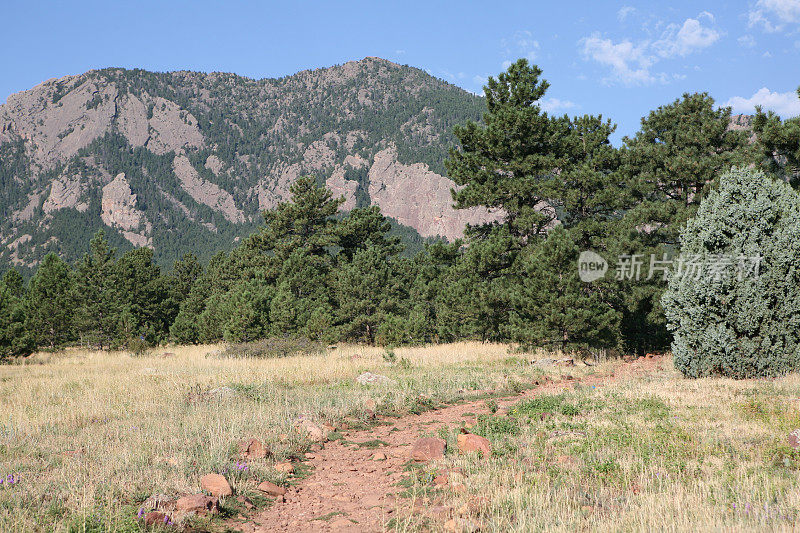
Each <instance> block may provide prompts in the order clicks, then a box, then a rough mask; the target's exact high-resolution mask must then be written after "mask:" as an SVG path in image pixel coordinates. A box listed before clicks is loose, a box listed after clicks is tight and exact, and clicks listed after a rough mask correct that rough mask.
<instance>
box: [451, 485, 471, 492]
mask: <svg viewBox="0 0 800 533" xmlns="http://www.w3.org/2000/svg"><path fill="white" fill-rule="evenodd" d="M450 488H451V489H453V492H466V491H467V486H466V485H464V484H463V483H453V485H452V486H451V487H450Z"/></svg>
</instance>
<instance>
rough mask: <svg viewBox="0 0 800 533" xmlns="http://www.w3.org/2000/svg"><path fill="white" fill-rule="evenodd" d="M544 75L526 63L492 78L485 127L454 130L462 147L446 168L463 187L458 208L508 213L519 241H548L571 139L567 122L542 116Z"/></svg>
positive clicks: (453, 152) (469, 125) (471, 124)
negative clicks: (564, 153) (566, 147)
mask: <svg viewBox="0 0 800 533" xmlns="http://www.w3.org/2000/svg"><path fill="white" fill-rule="evenodd" d="M541 74H542V71H541V69H539V67H537V66H535V65H533V66H531V65H528V61H527V60H525V59H520V60H518V61H517V62H516V63H514V64H512V65H511V66H510V67H509V68H508V70H507V71H506V72H504V73H502V74H500V75H499V76H498V77H497V79H495V78H493V77H490V78H489V81H488V83H487V85H486V87H484V94H485V96H486V108H487V112H486V113H485V114H484V116H483V124H477V123H475V122H468V123H467V124H466V125H464V126H457V127H456V128H455V129H454V131H453V133H454V134H455V136H456V138H458V141H459V143H460V144H461V147H460V149H452V150H451V151H450V158H449V160H448V161H447V163H446V167H447V173H448V176H449V177H450V178H451V179H452V180H453V181H454V182H455V183H456V184H457V185H461V186H463V188H461V189H459V190H457V191H455V192H453V198H454V199H455V201H456V204H455V207H456V208H458V209H465V208H469V207H475V206H486V207H488V208H490V209H500V210H502V211H503V213H504V215H505V219H504V225H505V226H506V227H507V231H508V234H509V235H511V236H512V237H514V238H515V239H517V240H518V241H524V240H526V239H530V238H533V237H536V236H540V235H542V234H543V233H544V232H545V230H546V228H547V227H549V226H550V225H551V223H552V222H553V220H554V219H555V217H556V213H555V211H554V210H553V209H552V208H550V209H548V208H547V206H548V205H549V204H548V200H549V199H550V198H552V197H553V194H552V191H553V189H554V188H555V187H557V184H558V173H557V170H556V169H558V168H559V167H560V166H561V164H562V162H563V158H562V141H563V138H564V137H565V136H566V135H567V133H568V132H567V128H568V124H567V121H566V119H565V118H559V119H554V118H551V117H549V116H548V115H547V113H544V112H543V111H542V110H541V107H540V105H539V101H540V100H541V98H542V97H543V96H544V94H545V92H546V91H547V88H548V87H549V84H548V83H547V82H546V81H544V80H541V79H540V76H541ZM489 229H490V227H486V228H474V229H473V231H472V233H473V234H475V233H476V232H477V231H478V230H480V231H482V232H486V231H488V230H489Z"/></svg>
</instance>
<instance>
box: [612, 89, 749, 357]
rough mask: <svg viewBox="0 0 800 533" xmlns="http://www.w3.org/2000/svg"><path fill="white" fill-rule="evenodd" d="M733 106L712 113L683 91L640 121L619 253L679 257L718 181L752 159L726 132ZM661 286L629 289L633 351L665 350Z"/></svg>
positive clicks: (629, 159)
mask: <svg viewBox="0 0 800 533" xmlns="http://www.w3.org/2000/svg"><path fill="white" fill-rule="evenodd" d="M730 115H731V109H730V108H729V107H721V108H718V109H715V107H714V99H713V98H711V97H710V96H709V95H708V94H706V93H695V94H688V93H687V94H684V95H683V97H682V98H680V99H678V100H675V101H674V102H673V103H671V104H669V105H666V106H661V107H659V108H658V109H656V110H654V111H652V112H650V114H649V115H648V116H647V117H645V118H643V119H642V126H641V129H640V131H639V132H637V133H636V135H635V136H634V137H633V138H627V137H626V138H624V139H623V143H624V146H623V149H622V172H623V173H624V175H625V178H626V181H627V184H628V188H627V190H628V191H629V192H630V194H631V197H632V200H633V202H634V205H633V206H632V208H631V209H629V210H628V211H627V212H626V214H625V217H624V219H623V220H622V222H621V225H620V228H619V233H618V235H619V237H618V239H619V252H620V253H625V254H641V255H642V256H643V257H646V258H647V257H650V256H651V255H653V256H654V257H657V258H662V257H663V255H664V254H665V253H667V254H668V255H675V254H676V253H677V251H678V236H679V233H680V230H681V228H682V227H683V225H684V224H685V223H686V221H687V220H688V219H689V218H690V217H692V216H694V213H695V212H696V211H697V207H698V206H699V205H700V202H701V201H702V199H703V198H704V197H705V196H706V195H707V194H708V193H709V191H711V190H712V189H713V188H714V186H715V180H716V178H717V177H718V176H719V175H720V174H721V173H722V172H724V171H725V170H727V169H729V168H730V167H731V165H734V164H746V163H750V162H753V161H755V159H754V155H753V152H752V147H751V146H750V145H749V144H748V141H747V137H746V135H745V133H744V132H742V131H735V130H731V129H730V128H729V125H730ZM663 291H664V284H663V282H662V281H660V280H659V279H658V278H654V279H653V280H651V282H649V283H648V282H644V281H641V282H639V283H637V284H636V286H631V287H629V288H628V290H627V291H625V292H624V296H625V301H624V309H623V315H624V316H623V322H622V329H623V333H624V339H625V346H626V348H627V349H628V350H630V351H636V352H637V353H643V352H645V351H646V350H653V349H665V348H666V347H667V346H668V344H669V339H670V335H669V333H668V331H667V330H666V321H665V318H664V312H663V308H662V306H661V295H662V293H663Z"/></svg>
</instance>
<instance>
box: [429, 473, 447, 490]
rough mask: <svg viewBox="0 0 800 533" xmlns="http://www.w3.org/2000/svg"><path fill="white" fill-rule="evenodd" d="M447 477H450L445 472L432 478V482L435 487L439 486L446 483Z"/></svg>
mask: <svg viewBox="0 0 800 533" xmlns="http://www.w3.org/2000/svg"><path fill="white" fill-rule="evenodd" d="M448 479H450V477H449V476H448V475H447V474H439V475H438V476H436V477H435V478H433V484H434V485H436V486H437V487H441V486H442V485H447V481H448Z"/></svg>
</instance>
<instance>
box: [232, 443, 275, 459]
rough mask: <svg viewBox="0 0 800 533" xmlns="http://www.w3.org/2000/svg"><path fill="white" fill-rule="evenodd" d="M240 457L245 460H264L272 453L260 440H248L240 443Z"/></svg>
mask: <svg viewBox="0 0 800 533" xmlns="http://www.w3.org/2000/svg"><path fill="white" fill-rule="evenodd" d="M239 455H241V456H242V457H243V458H245V459H263V458H265V457H268V456H269V455H271V452H270V449H269V448H268V447H266V446H264V445H263V444H261V441H259V440H258V439H247V440H244V441H242V442H240V443H239Z"/></svg>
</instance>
